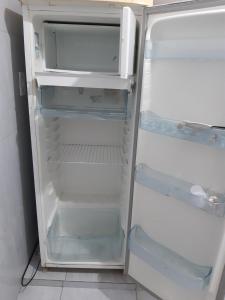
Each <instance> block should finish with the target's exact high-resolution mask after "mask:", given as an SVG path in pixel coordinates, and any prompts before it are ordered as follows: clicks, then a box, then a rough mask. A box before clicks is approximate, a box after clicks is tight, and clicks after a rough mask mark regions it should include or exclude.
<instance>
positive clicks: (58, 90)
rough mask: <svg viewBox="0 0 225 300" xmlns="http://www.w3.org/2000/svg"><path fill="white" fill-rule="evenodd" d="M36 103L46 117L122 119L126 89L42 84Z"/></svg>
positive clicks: (125, 111) (125, 110) (125, 107)
mask: <svg viewBox="0 0 225 300" xmlns="http://www.w3.org/2000/svg"><path fill="white" fill-rule="evenodd" d="M39 106H40V109H41V112H42V114H43V115H45V116H46V117H62V118H78V117H80V118H84V117H87V118H92V119H116V120H124V119H125V118H126V117H127V92H125V91H120V90H110V89H107V90H105V89H91V88H87V89H86V88H72V87H58V86H45V87H42V88H41V89H40V97H39Z"/></svg>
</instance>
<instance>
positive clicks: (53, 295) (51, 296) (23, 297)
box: [17, 286, 62, 300]
mask: <svg viewBox="0 0 225 300" xmlns="http://www.w3.org/2000/svg"><path fill="white" fill-rule="evenodd" d="M61 293H62V288H59V287H46V286H28V287H27V288H25V289H23V290H21V292H20V293H19V296H18V299H17V300H60V296H61Z"/></svg>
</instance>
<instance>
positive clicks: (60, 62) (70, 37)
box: [34, 7, 136, 78]
mask: <svg viewBox="0 0 225 300" xmlns="http://www.w3.org/2000/svg"><path fill="white" fill-rule="evenodd" d="M59 19H60V21H57V20H54V21H53V20H52V18H51V16H49V20H48V17H46V19H45V20H40V19H39V21H38V22H35V24H34V27H35V32H34V36H35V52H36V53H35V54H36V55H35V56H36V63H37V64H36V66H37V70H36V71H39V72H40V71H46V70H54V71H57V70H58V71H60V70H61V71H67V72H69V71H77V72H100V73H110V74H111V73H112V74H120V75H121V77H124V78H127V77H128V76H129V75H132V74H133V60H134V46H135V32H136V19H135V16H134V13H133V12H132V10H131V9H130V8H129V7H125V8H123V12H122V13H121V17H119V15H118V17H116V18H113V19H110V21H105V19H102V20H103V21H101V17H100V18H99V20H98V22H96V21H95V22H93V21H90V20H88V19H87V17H84V19H83V20H81V18H79V21H78V20H77V19H76V18H75V19H71V18H70V19H71V20H69V21H68V19H65V17H63V16H60V17H59Z"/></svg>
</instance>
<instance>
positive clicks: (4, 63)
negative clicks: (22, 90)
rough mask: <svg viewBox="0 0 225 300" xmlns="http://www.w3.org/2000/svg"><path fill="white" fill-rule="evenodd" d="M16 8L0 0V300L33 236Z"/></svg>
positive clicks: (14, 287) (15, 285)
mask: <svg viewBox="0 0 225 300" xmlns="http://www.w3.org/2000/svg"><path fill="white" fill-rule="evenodd" d="M20 13H21V8H20V3H19V1H18V0H0V299H4V300H15V299H16V298H17V294H18V291H19V288H20V286H19V279H20V277H21V274H22V272H23V269H24V268H25V265H26V262H27V259H28V256H29V254H30V251H31V249H32V247H33V244H34V240H36V215H35V205H34V192H33V178H32V165H31V151H30V137H29V126H28V125H29V123H28V113H27V99H26V97H20V96H19V88H18V72H19V71H20V72H21V71H24V69H25V67H24V50H23V36H22V18H21V15H20Z"/></svg>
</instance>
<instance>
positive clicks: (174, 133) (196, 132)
mask: <svg viewBox="0 0 225 300" xmlns="http://www.w3.org/2000/svg"><path fill="white" fill-rule="evenodd" d="M140 128H142V129H144V130H146V131H149V132H152V133H155V134H161V135H165V136H169V137H173V138H176V139H181V140H187V141H190V142H194V143H199V144H203V145H207V146H211V147H215V148H222V149H225V128H223V127H216V126H208V125H204V124H199V123H191V122H186V121H176V120H170V119H166V118H161V117H160V116H158V115H156V114H154V113H153V112H151V111H145V112H142V113H141V119H140Z"/></svg>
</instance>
